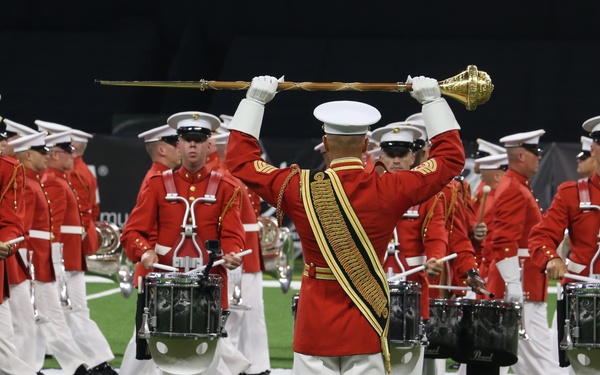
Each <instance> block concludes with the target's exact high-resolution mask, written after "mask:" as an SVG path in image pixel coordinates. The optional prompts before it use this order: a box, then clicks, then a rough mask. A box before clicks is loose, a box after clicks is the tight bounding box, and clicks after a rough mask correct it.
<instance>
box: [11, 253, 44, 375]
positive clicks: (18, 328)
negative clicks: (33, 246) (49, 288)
mask: <svg viewBox="0 0 600 375" xmlns="http://www.w3.org/2000/svg"><path fill="white" fill-rule="evenodd" d="M16 256H18V254H17V255H16ZM29 293H30V292H29V280H25V281H22V282H20V283H19V284H10V312H11V316H12V323H13V330H14V334H15V341H14V344H15V348H17V353H19V357H20V358H21V359H22V360H23V361H24V362H25V363H29V364H30V365H31V366H34V368H35V369H41V368H42V366H43V365H44V364H43V363H41V364H40V366H39V367H38V366H37V365H38V363H36V361H35V350H31V348H32V347H33V348H35V337H36V335H35V332H36V328H35V319H34V317H33V306H32V304H31V298H30V294H29ZM32 344H33V345H32Z"/></svg>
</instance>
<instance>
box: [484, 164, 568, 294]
mask: <svg viewBox="0 0 600 375" xmlns="http://www.w3.org/2000/svg"><path fill="white" fill-rule="evenodd" d="M529 185H530V182H529V179H527V178H526V177H524V176H522V175H520V174H518V173H516V172H515V171H513V170H510V169H509V170H508V171H506V174H505V175H504V177H502V179H501V180H500V184H499V185H498V188H497V189H496V196H495V201H494V221H493V222H494V224H493V225H494V231H493V233H492V237H491V238H492V241H491V249H492V252H493V259H492V263H491V264H490V271H489V277H488V290H489V291H490V292H493V293H494V294H495V295H496V298H500V296H503V295H504V279H503V278H502V276H501V275H500V273H499V272H498V269H497V268H496V267H495V262H497V261H501V260H503V259H506V258H510V257H514V256H517V255H520V256H521V255H526V257H520V259H519V261H520V260H521V259H524V260H525V262H524V270H523V276H524V280H522V283H523V290H524V292H525V293H527V298H526V299H527V300H529V301H537V302H540V301H546V297H547V294H548V276H547V275H546V274H545V273H544V271H545V268H544V269H542V268H540V267H539V266H536V265H535V264H533V262H532V261H531V258H529V255H528V252H527V241H528V239H529V232H530V231H531V228H532V227H533V226H534V225H536V224H537V223H539V222H540V220H541V219H542V214H541V212H540V207H539V206H538V203H537V201H536V199H535V198H534V197H533V193H532V192H531V189H530V188H529ZM562 233H563V232H561V236H562ZM519 249H521V251H520V252H519Z"/></svg>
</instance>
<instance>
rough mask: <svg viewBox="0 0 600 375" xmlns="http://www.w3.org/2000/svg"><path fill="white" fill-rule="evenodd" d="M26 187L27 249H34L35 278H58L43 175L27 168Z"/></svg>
mask: <svg viewBox="0 0 600 375" xmlns="http://www.w3.org/2000/svg"><path fill="white" fill-rule="evenodd" d="M25 173H26V175H27V187H26V189H25V207H26V212H25V217H24V218H23V222H24V224H25V238H26V240H27V245H26V247H27V251H28V252H29V251H33V266H34V269H35V279H36V280H38V281H42V282H52V281H54V280H56V277H55V275H54V266H53V265H52V247H51V239H52V234H51V231H50V205H49V204H48V197H47V194H46V192H45V191H44V186H43V184H42V183H41V180H42V175H41V174H40V173H37V172H35V171H33V170H31V169H28V168H26V169H25Z"/></svg>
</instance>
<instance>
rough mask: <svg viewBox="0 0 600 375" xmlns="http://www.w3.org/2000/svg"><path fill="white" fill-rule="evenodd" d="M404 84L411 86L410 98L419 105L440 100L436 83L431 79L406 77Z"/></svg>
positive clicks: (440, 94) (439, 92)
mask: <svg viewBox="0 0 600 375" xmlns="http://www.w3.org/2000/svg"><path fill="white" fill-rule="evenodd" d="M406 83H409V84H412V91H410V96H412V97H413V98H415V99H416V100H417V101H418V102H419V103H421V104H427V103H431V102H433V101H434V100H436V99H438V98H440V97H441V96H442V93H441V91H440V86H439V85H438V81H437V80H436V79H433V78H427V77H423V76H420V77H415V78H412V77H411V76H408V78H407V79H406Z"/></svg>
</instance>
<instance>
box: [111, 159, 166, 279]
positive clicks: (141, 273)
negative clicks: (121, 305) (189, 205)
mask: <svg viewBox="0 0 600 375" xmlns="http://www.w3.org/2000/svg"><path fill="white" fill-rule="evenodd" d="M167 169H169V168H167V166H166V165H164V164H161V163H157V162H153V163H152V165H151V166H150V169H148V172H146V175H145V176H144V179H143V180H142V183H141V185H140V190H139V191H138V195H137V198H136V202H138V201H139V200H140V197H141V195H142V192H143V191H144V188H145V187H146V184H148V180H149V179H150V177H152V176H155V175H160V174H162V173H163V172H164V171H166V170H167ZM121 241H123V240H122V239H121ZM148 243H149V244H150V245H151V247H154V245H155V244H156V226H155V227H154V229H153V230H152V232H151V233H150V234H149V235H148ZM125 254H127V257H128V258H129V260H131V261H132V262H133V263H136V265H135V271H134V273H133V285H134V286H135V287H136V288H137V287H138V286H140V285H139V283H138V279H139V278H140V277H141V278H142V280H143V279H144V277H146V275H147V274H149V273H150V272H152V271H151V270H147V269H146V268H144V266H143V265H142V263H141V262H140V260H141V259H140V258H139V257H138V256H137V255H136V254H135V253H134V252H129V251H127V249H125Z"/></svg>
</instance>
